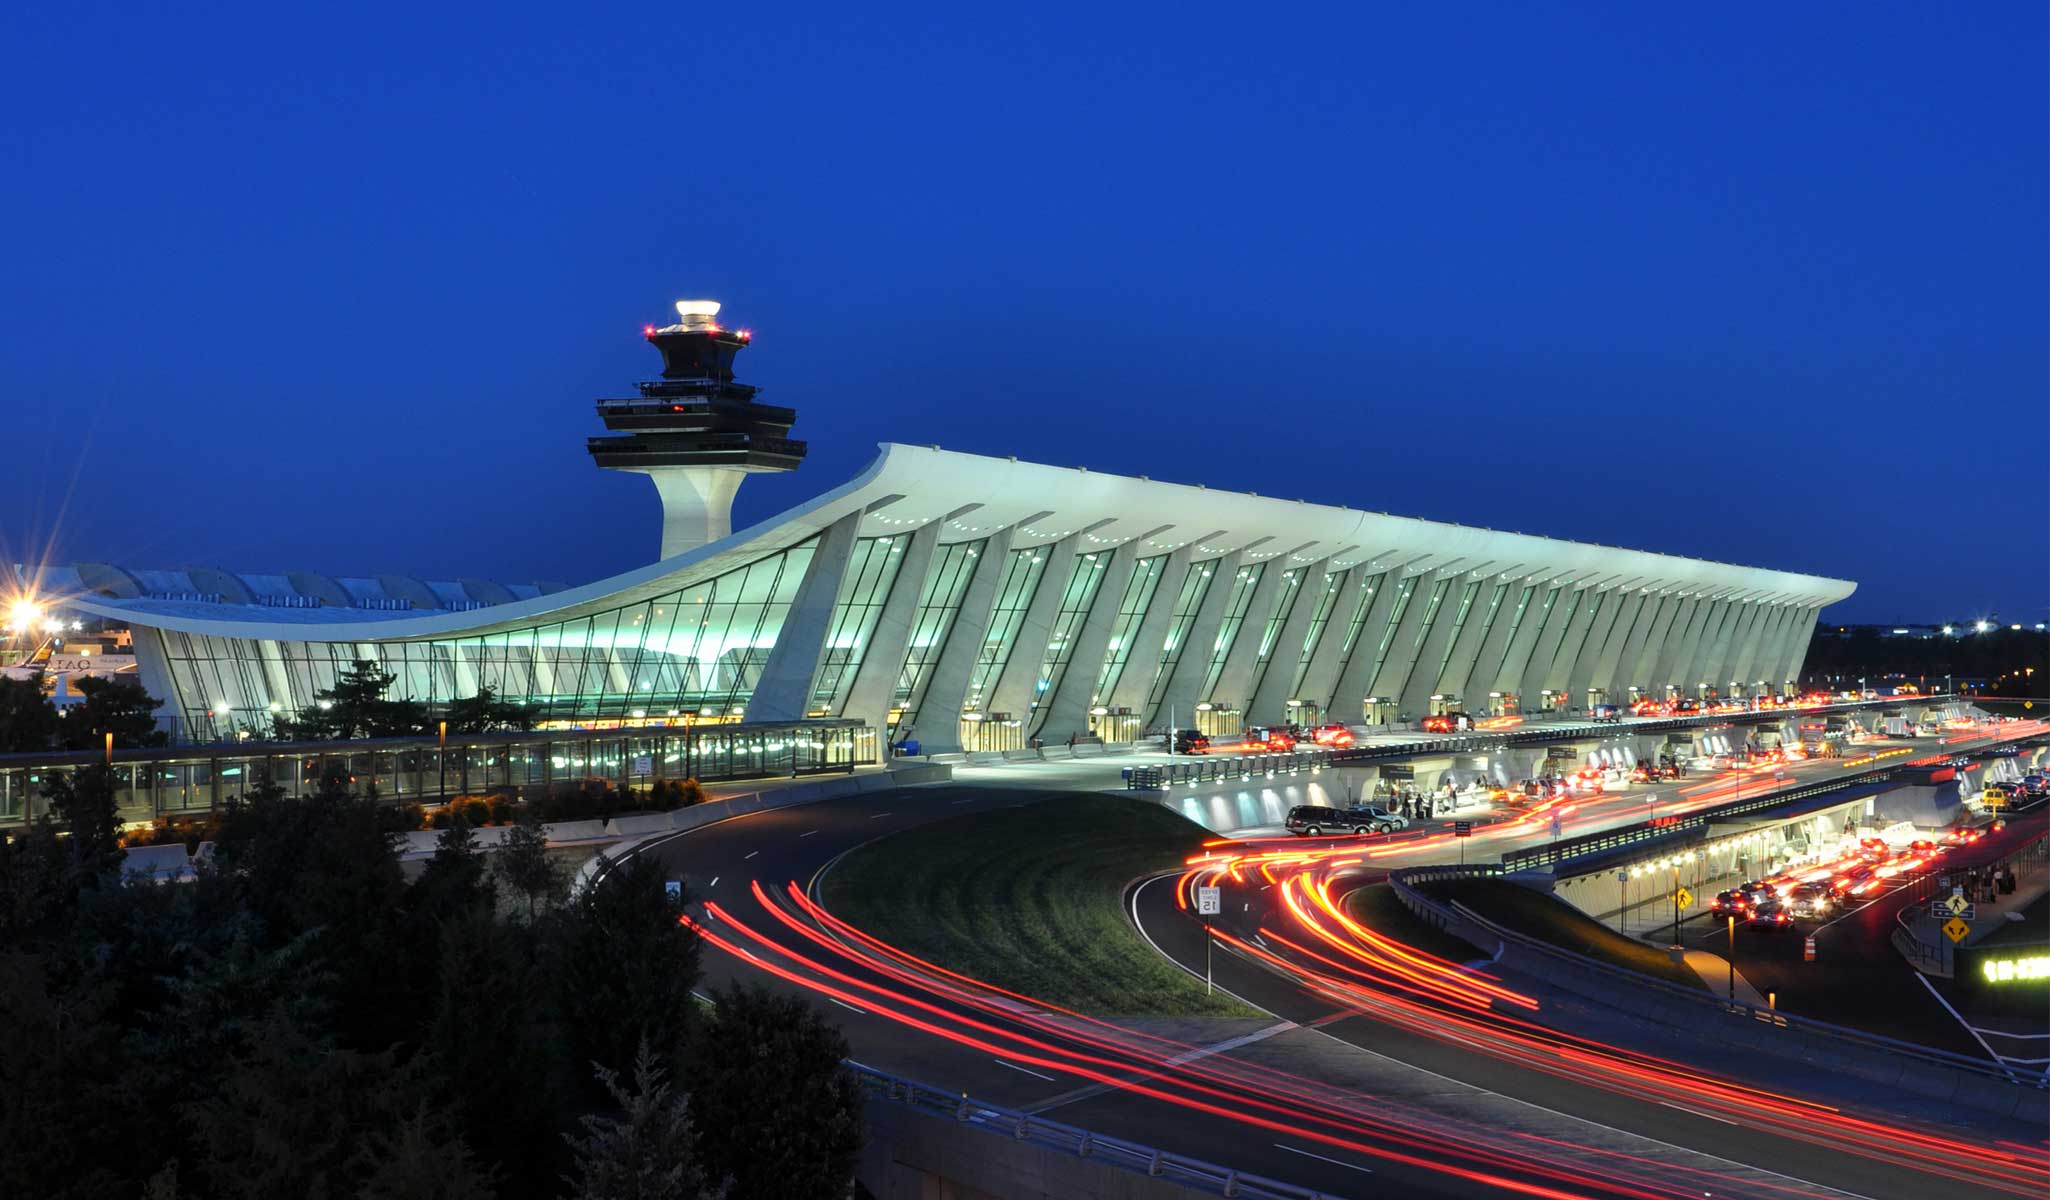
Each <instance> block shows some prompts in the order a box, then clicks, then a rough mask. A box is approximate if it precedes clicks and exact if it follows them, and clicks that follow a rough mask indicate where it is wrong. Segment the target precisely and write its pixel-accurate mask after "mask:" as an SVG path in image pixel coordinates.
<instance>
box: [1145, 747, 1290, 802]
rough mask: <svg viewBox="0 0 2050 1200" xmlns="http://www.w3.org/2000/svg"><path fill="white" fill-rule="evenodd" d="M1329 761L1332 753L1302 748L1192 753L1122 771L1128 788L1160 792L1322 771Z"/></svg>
mask: <svg viewBox="0 0 2050 1200" xmlns="http://www.w3.org/2000/svg"><path fill="white" fill-rule="evenodd" d="M1329 761H1330V755H1329V754H1326V753H1321V752H1320V753H1315V754H1310V753H1305V752H1303V751H1300V750H1298V751H1295V752H1293V753H1288V754H1242V755H1238V756H1235V757H1232V758H1210V757H1207V756H1205V757H1195V756H1191V757H1190V758H1188V759H1187V760H1185V761H1183V762H1173V763H1161V764H1160V765H1158V766H1148V767H1126V768H1125V769H1124V772H1123V774H1124V778H1125V790H1126V791H1131V792H1160V791H1166V790H1167V789H1168V788H1171V787H1173V786H1174V785H1176V784H1178V783H1185V784H1189V785H1192V786H1193V785H1195V784H1199V783H1220V782H1223V781H1224V780H1227V779H1252V778H1254V777H1255V776H1274V775H1299V774H1301V773H1303V772H1304V771H1321V770H1323V769H1324V767H1325V766H1326V765H1327V764H1328V763H1329Z"/></svg>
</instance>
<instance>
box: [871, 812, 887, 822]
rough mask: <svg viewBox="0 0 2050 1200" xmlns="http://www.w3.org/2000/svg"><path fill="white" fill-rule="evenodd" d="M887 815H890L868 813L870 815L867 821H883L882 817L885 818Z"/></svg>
mask: <svg viewBox="0 0 2050 1200" xmlns="http://www.w3.org/2000/svg"><path fill="white" fill-rule="evenodd" d="M889 815H890V814H889V813H886V812H881V813H870V814H869V815H868V819H869V820H871V821H880V820H882V819H883V818H884V817H887V816H889Z"/></svg>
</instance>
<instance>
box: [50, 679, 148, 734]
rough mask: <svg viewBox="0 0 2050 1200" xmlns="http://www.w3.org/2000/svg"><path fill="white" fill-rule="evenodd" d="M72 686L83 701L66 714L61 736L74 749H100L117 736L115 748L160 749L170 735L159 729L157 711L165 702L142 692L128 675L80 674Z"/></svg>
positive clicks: (138, 685)
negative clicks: (108, 737) (110, 737)
mask: <svg viewBox="0 0 2050 1200" xmlns="http://www.w3.org/2000/svg"><path fill="white" fill-rule="evenodd" d="M71 686H72V687H73V688H74V689H75V690H76V691H77V692H78V694H79V695H81V696H83V697H85V699H84V700H82V701H80V702H79V703H77V704H75V705H73V706H72V707H71V709H70V710H69V711H67V712H66V713H65V714H64V719H63V721H62V722H61V723H60V726H59V729H60V734H61V736H62V738H63V740H64V745H65V747H66V748H67V749H71V750H97V749H99V748H100V747H101V746H103V745H105V744H106V736H107V735H108V734H109V733H111V734H113V735H114V744H115V745H116V746H125V747H131V748H132V747H137V746H161V745H163V744H164V743H165V742H167V741H169V740H170V735H169V734H168V733H166V732H165V731H164V730H162V729H159V728H157V710H158V709H160V708H162V707H163V706H164V702H163V701H162V700H159V699H157V698H156V697H155V696H152V695H150V694H149V693H148V692H146V691H143V690H142V684H141V682H140V681H138V680H135V679H132V678H129V677H128V676H126V675H120V676H114V677H111V678H109V677H105V676H99V675H80V676H76V677H74V678H73V679H72V681H71Z"/></svg>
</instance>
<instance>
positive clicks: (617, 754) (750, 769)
mask: <svg viewBox="0 0 2050 1200" xmlns="http://www.w3.org/2000/svg"><path fill="white" fill-rule="evenodd" d="M23 760H30V761H29V763H28V765H20V764H22V762H23ZM98 761H99V755H97V754H93V753H90V752H88V753H84V754H69V755H62V756H53V757H52V758H51V759H50V760H49V761H47V762H40V763H37V762H34V761H33V759H32V758H31V756H29V755H15V756H10V757H9V759H8V760H6V761H4V762H0V824H13V823H21V822H24V821H26V820H28V819H30V817H31V815H32V814H37V813H40V812H42V811H43V805H42V799H41V798H42V797H43V796H44V795H45V794H46V793H47V792H48V790H49V779H50V777H51V776H52V775H54V774H62V773H64V772H68V771H71V770H74V769H76V768H77V766H79V765H80V763H81V762H85V763H97V762H98ZM876 761H877V758H876V733H875V730H874V729H873V728H871V727H868V726H865V725H861V724H859V723H857V722H853V721H845V722H839V721H814V722H807V723H805V724H802V725H720V726H707V727H704V728H698V729H648V730H609V731H603V732H598V731H590V730H571V731H555V732H551V733H508V734H474V735H462V736H458V735H451V736H450V738H449V739H448V746H447V749H446V751H444V750H443V749H442V747H441V745H440V743H439V740H438V739H437V738H434V737H420V738H380V739H377V740H375V741H364V742H355V743H351V742H327V743H320V744H301V745H295V744H292V743H276V744H272V745H257V744H247V743H235V744H222V745H216V746H207V747H189V748H185V749H164V750H154V751H151V750H118V751H115V754H114V763H113V768H114V770H113V776H114V802H115V806H116V808H117V810H118V812H119V814H120V818H121V820H123V821H149V820H154V819H155V818H157V817H159V816H166V815H170V816H176V815H179V814H184V813H201V812H206V811H207V810H209V809H213V808H217V807H219V806H220V805H221V804H223V803H225V802H227V801H229V800H232V799H235V798H236V797H238V796H241V795H242V794H243V793H244V792H245V791H247V790H248V789H249V788H251V787H253V786H255V785H256V784H257V783H259V782H261V781H263V780H266V779H268V780H271V781H273V782H275V783H276V784H277V785H278V786H279V787H281V788H282V789H284V791H285V794H286V795H288V796H307V795H312V794H314V793H315V792H317V791H319V790H320V786H321V782H322V781H323V780H324V779H327V778H329V777H330V775H331V774H332V773H340V774H346V775H347V776H348V777H349V779H350V784H351V787H352V788H354V789H358V790H360V789H365V788H369V787H375V788H376V790H377V794H378V796H380V797H381V798H383V799H386V800H390V801H392V802H393V803H404V802H433V801H438V800H439V799H441V798H442V797H444V796H477V795H484V794H489V793H497V794H503V795H510V796H515V797H519V796H525V795H531V794H534V793H535V792H536V791H537V790H538V791H545V790H547V789H548V788H550V787H553V786H556V785H559V784H577V783H581V782H584V781H587V780H602V781H604V782H606V783H609V784H611V785H613V786H615V787H634V788H644V787H646V786H647V785H648V784H650V783H653V782H654V781H656V780H658V779H684V778H694V779H699V780H705V781H714V780H721V779H761V778H772V777H777V776H791V775H815V774H820V773H824V772H833V771H850V770H852V769H853V768H854V767H856V766H857V765H861V764H866V763H873V762H876Z"/></svg>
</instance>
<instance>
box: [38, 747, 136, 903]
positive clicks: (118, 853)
mask: <svg viewBox="0 0 2050 1200" xmlns="http://www.w3.org/2000/svg"><path fill="white" fill-rule="evenodd" d="M43 786H44V788H45V790H46V791H47V792H48V795H49V800H50V814H51V816H53V817H55V818H56V821H57V824H58V826H59V827H60V828H62V829H63V830H64V832H65V833H68V834H70V835H71V841H70V843H69V846H70V850H71V861H72V862H73V863H74V864H75V865H76V866H77V867H78V869H79V871H80V872H81V873H82V875H83V876H84V877H86V878H89V879H92V878H98V877H99V876H103V875H107V874H111V873H112V872H114V871H117V870H119V869H120V867H121V860H122V859H123V858H124V857H126V855H127V851H125V850H123V849H122V848H121V814H120V811H119V810H118V809H117V808H116V807H115V804H114V773H113V772H112V771H110V770H108V769H107V768H106V767H105V766H103V765H101V764H99V763H94V764H92V765H91V766H87V767H80V768H78V769H77V770H75V771H73V772H71V773H70V774H68V775H67V774H64V773H62V772H52V773H51V774H50V775H49V776H48V779H47V781H46V782H45V783H44V785H43Z"/></svg>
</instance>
